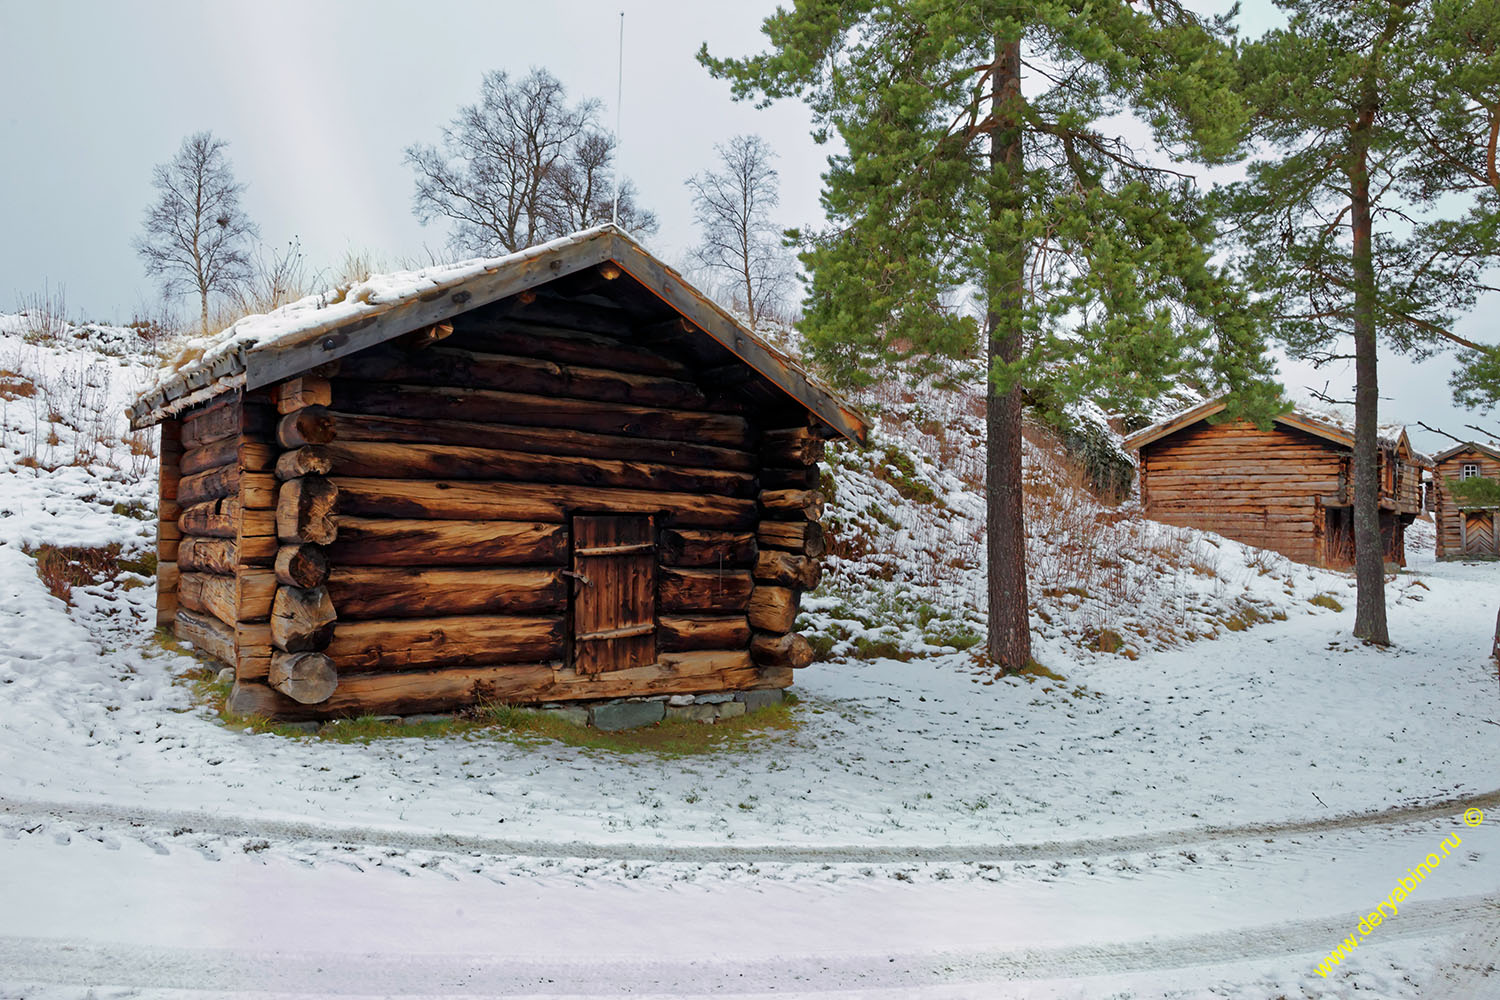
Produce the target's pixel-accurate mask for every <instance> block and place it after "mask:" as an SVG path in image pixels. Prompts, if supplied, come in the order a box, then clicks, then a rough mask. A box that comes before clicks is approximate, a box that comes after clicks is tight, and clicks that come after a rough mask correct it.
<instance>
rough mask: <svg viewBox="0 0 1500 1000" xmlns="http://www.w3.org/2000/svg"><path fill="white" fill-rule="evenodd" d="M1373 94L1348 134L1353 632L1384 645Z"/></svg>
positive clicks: (1366, 92) (1369, 91)
mask: <svg viewBox="0 0 1500 1000" xmlns="http://www.w3.org/2000/svg"><path fill="white" fill-rule="evenodd" d="M1378 106H1379V98H1378V95H1377V94H1376V91H1375V87H1374V85H1373V83H1368V84H1366V86H1365V87H1364V88H1363V94H1362V96H1361V100H1360V106H1359V113H1358V115H1357V116H1356V118H1355V121H1354V128H1353V129H1352V130H1351V132H1350V137H1349V190H1350V194H1351V197H1350V205H1349V209H1350V211H1349V216H1350V221H1351V225H1352V228H1353V237H1354V249H1353V267H1354V374H1355V384H1354V581H1355V585H1356V588H1357V589H1356V594H1355V599H1354V635H1355V636H1356V637H1357V638H1360V639H1366V640H1368V641H1370V642H1373V643H1378V644H1379V645H1382V646H1386V645H1389V644H1390V641H1391V639H1390V635H1389V634H1388V633H1387V632H1386V623H1385V546H1384V544H1383V543H1382V540H1381V537H1380V453H1379V448H1378V444H1377V437H1378V425H1379V422H1380V394H1379V383H1378V380H1377V372H1376V350H1375V349H1376V329H1375V294H1376V289H1375V263H1374V258H1373V256H1372V246H1371V240H1372V237H1373V232H1374V223H1373V221H1372V219H1371V215H1370V134H1371V132H1372V131H1373V129H1374V123H1375V112H1376V110H1377V108H1378Z"/></svg>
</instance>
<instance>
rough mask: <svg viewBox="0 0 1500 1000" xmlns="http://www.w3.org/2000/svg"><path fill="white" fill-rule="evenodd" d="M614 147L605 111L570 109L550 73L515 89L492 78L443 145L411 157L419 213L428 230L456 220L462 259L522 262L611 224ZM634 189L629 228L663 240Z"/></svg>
mask: <svg viewBox="0 0 1500 1000" xmlns="http://www.w3.org/2000/svg"><path fill="white" fill-rule="evenodd" d="M614 147H615V140H614V137H613V136H611V135H610V134H609V133H608V132H607V131H605V130H604V129H603V128H601V127H600V125H599V102H598V101H595V100H584V101H580V102H579V103H577V104H569V103H568V100H567V91H566V89H565V88H564V87H563V85H562V83H561V81H559V80H558V79H557V78H556V77H555V76H553V75H552V74H551V73H549V72H547V71H546V70H545V69H533V70H532V71H531V72H530V73H528V74H527V75H526V76H525V77H523V78H521V79H519V80H514V81H512V80H511V78H510V76H509V75H508V74H507V73H505V72H504V71H503V70H497V71H495V72H491V73H486V74H485V76H484V81H483V83H482V84H481V86H480V95H479V102H478V103H477V104H469V105H465V106H464V107H462V108H460V109H459V112H458V115H457V116H456V117H455V118H454V119H453V121H451V122H450V123H449V124H448V125H447V126H446V127H445V128H444V129H443V138H442V142H441V144H440V145H438V146H432V145H423V144H421V143H414V144H412V145H410V146H408V147H407V148H406V162H407V164H408V165H409V166H411V168H412V169H413V170H414V171H416V183H417V189H416V194H415V197H414V198H413V211H414V212H415V213H416V216H417V218H418V219H419V220H421V222H422V223H423V224H424V225H425V224H427V223H429V222H433V221H436V220H440V219H446V220H448V221H449V222H450V223H451V224H452V227H453V229H452V232H451V234H450V237H449V243H450V244H451V245H452V247H453V248H454V249H455V250H457V251H459V252H462V253H473V254H486V255H488V254H504V253H513V252H515V251H517V250H522V249H525V248H526V247H529V246H534V245H535V244H537V243H541V242H544V241H546V240H549V239H553V238H555V237H558V236H565V235H567V234H568V233H570V232H573V231H574V230H575V229H580V228H586V227H587V226H589V225H596V224H598V223H600V222H607V221H609V218H610V214H609V212H610V207H611V204H612V202H613V197H614V189H613V171H612V162H613V157H614ZM629 190H630V189H629V188H628V187H627V188H625V189H623V190H622V198H621V203H620V214H621V222H622V224H623V225H626V226H627V228H634V229H636V230H638V231H642V232H646V233H650V232H654V231H655V229H656V220H655V217H654V216H653V215H652V214H651V213H650V212H646V211H644V210H642V209H639V208H637V207H636V205H635V201H634V198H633V196H630V195H629V194H628V192H629ZM627 210H628V212H629V216H628V218H627Z"/></svg>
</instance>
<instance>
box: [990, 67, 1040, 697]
mask: <svg viewBox="0 0 1500 1000" xmlns="http://www.w3.org/2000/svg"><path fill="white" fill-rule="evenodd" d="M1021 100H1022V98H1021V42H1020V39H999V38H997V39H996V40H995V76H994V96H993V97H992V98H991V102H990V110H991V113H992V115H993V116H994V122H995V126H994V131H992V132H991V133H990V196H989V212H990V227H989V235H988V237H987V240H986V246H985V250H986V254H987V257H988V265H989V271H988V281H987V287H986V288H985V301H986V304H987V310H986V312H987V315H986V316H985V331H986V334H987V337H988V341H989V344H988V350H989V357H990V359H991V361H992V362H993V361H995V360H997V359H998V360H999V361H1001V362H1004V363H1006V364H1011V363H1013V362H1015V361H1016V360H1018V359H1019V358H1020V357H1021V352H1022V349H1023V345H1022V335H1023V330H1024V326H1023V323H1022V308H1023V299H1022V293H1023V291H1024V285H1023V282H1024V280H1025V274H1026V243H1025V240H1024V238H1023V234H1022V233H1021V232H1020V224H1019V220H1020V218H1021V217H1022V212H1021V209H1022V208H1023V207H1024V206H1023V198H1024V187H1023V177H1022V170H1023V167H1024V162H1023V149H1022V144H1021V135H1022V132H1021V120H1020V102H1021ZM985 430H986V445H985V490H986V498H987V500H986V517H985V531H986V544H985V554H986V556H987V558H988V563H989V576H988V580H987V584H988V598H989V612H990V629H989V646H988V651H989V657H990V662H991V663H992V664H994V665H995V666H996V667H998V668H1000V669H1002V670H1006V671H1010V670H1019V669H1021V668H1023V667H1025V666H1026V665H1027V664H1028V663H1030V662H1031V625H1030V621H1029V619H1028V605H1029V601H1028V600H1027V594H1026V515H1025V507H1024V497H1023V496H1022V492H1021V483H1022V479H1021V447H1022V446H1021V385H1020V381H1019V380H1013V381H1012V383H1011V385H1010V387H1009V388H1008V389H1006V390H1005V391H1004V392H999V391H997V390H996V387H995V384H994V382H993V381H992V380H991V381H990V382H988V383H987V388H986V393H985Z"/></svg>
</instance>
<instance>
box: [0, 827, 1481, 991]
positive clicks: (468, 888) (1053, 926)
mask: <svg viewBox="0 0 1500 1000" xmlns="http://www.w3.org/2000/svg"><path fill="white" fill-rule="evenodd" d="M1455 829H1456V830H1459V831H1461V836H1462V838H1463V842H1464V843H1463V852H1462V856H1460V855H1459V854H1455V855H1454V856H1453V858H1451V859H1450V861H1449V862H1448V863H1447V864H1445V865H1444V866H1441V867H1440V868H1439V869H1438V870H1437V872H1435V873H1434V874H1433V875H1431V876H1429V877H1428V878H1427V879H1426V880H1425V881H1424V883H1423V885H1422V886H1421V887H1420V889H1419V891H1418V892H1417V893H1414V894H1413V899H1412V901H1410V902H1409V903H1403V905H1402V906H1401V908H1400V914H1399V917H1396V918H1391V919H1389V920H1388V921H1387V922H1386V923H1385V924H1384V925H1383V926H1381V927H1380V928H1378V929H1377V930H1376V931H1375V932H1374V933H1372V935H1371V936H1370V938H1369V939H1368V940H1367V941H1366V942H1364V943H1363V944H1362V953H1361V954H1360V955H1359V958H1360V959H1361V960H1362V965H1363V966H1365V967H1368V966H1371V965H1373V966H1374V967H1375V968H1376V969H1381V968H1384V969H1386V970H1389V969H1390V968H1391V967H1392V963H1394V964H1395V967H1398V968H1399V967H1403V966H1404V965H1405V963H1407V962H1409V961H1410V959H1409V958H1408V957H1407V956H1411V955H1416V956H1428V957H1435V956H1437V955H1439V954H1440V953H1442V952H1443V951H1444V949H1445V947H1447V943H1448V942H1451V941H1452V940H1453V939H1455V938H1459V937H1462V936H1463V935H1464V934H1466V933H1469V932H1470V931H1471V929H1473V928H1476V927H1483V926H1488V925H1492V924H1493V922H1494V921H1495V919H1496V917H1497V915H1500V823H1491V824H1487V825H1486V826H1485V827H1482V828H1480V829H1477V830H1470V829H1468V828H1465V827H1461V826H1458V825H1456V824H1455V823H1454V822H1452V821H1451V820H1449V821H1440V820H1427V821H1422V822H1407V823H1400V824H1394V825H1393V824H1380V825H1368V826H1362V827H1351V828H1346V829H1343V830H1340V831H1336V832H1329V833H1324V834H1317V835H1293V836H1289V837H1287V838H1285V839H1277V838H1259V839H1255V840H1251V841H1247V842H1239V843H1233V844H1223V845H1220V846H1218V847H1215V848H1214V849H1212V850H1208V851H1203V850H1202V849H1201V848H1200V849H1199V851H1198V852H1195V851H1191V850H1189V849H1188V848H1189V845H1180V846H1179V849H1178V851H1177V852H1176V853H1175V854H1174V855H1173V856H1172V858H1170V859H1167V858H1164V857H1161V856H1160V855H1159V854H1156V853H1151V854H1134V855H1132V854H1121V855H1114V856H1107V855H1101V856H1099V857H1095V858H1080V859H1077V860H1075V861H1073V862H1071V863H1064V862H1054V863H1052V864H1047V865H1042V864H1037V863H1033V862H1016V863H1010V864H1004V865H999V866H995V865H985V866H979V865H974V866H970V867H972V868H973V869H975V870H973V871H969V872H965V873H955V872H952V871H951V870H949V874H948V877H946V878H944V877H938V876H939V873H940V872H942V871H944V870H947V869H945V868H944V867H943V866H934V865H926V866H917V869H916V870H914V869H913V867H912V866H897V867H889V866H888V867H886V868H883V869H882V868H878V867H877V868H871V867H869V866H848V867H849V870H847V871H844V872H839V873H834V875H833V876H830V874H829V872H828V871H827V870H826V868H825V867H824V866H814V867H816V868H818V869H819V871H817V872H813V871H806V870H803V869H805V868H807V867H808V866H807V865H805V864H787V865H783V866H781V869H780V870H779V871H775V872H770V871H757V870H755V869H754V868H747V867H745V866H723V867H721V869H720V870H718V871H707V872H706V871H704V870H703V866H701V865H697V864H690V863H686V862H679V863H660V864H637V865H634V866H629V865H618V864H616V865H610V866H604V865H599V864H597V863H594V864H592V865H588V864H582V863H581V866H573V867H570V866H569V865H566V864H563V865H555V866H552V867H551V869H550V870H548V868H547V866H545V865H542V864H539V862H538V860H537V859H526V858H516V857H493V856H486V855H481V854H475V853H472V852H464V853H449V852H434V851H398V850H393V849H391V848H384V849H370V848H363V849H361V848H354V847H350V846H349V845H337V844H328V843H311V842H289V843H288V842H278V843H271V842H268V841H265V840H259V841H253V840H247V839H233V840H226V839H223V838H221V837H217V836H209V835H203V834H197V833H194V834H189V833H184V832H181V831H176V832H174V831H162V830H153V829H150V828H145V827H124V828H113V829H112V828H109V827H89V826H80V825H79V824H76V823H69V822H62V821H52V822H33V823H32V825H30V826H26V825H21V826H9V825H8V826H7V827H6V828H5V829H4V835H5V838H6V839H5V840H4V841H0V843H3V845H4V846H3V849H0V859H3V864H4V874H5V884H6V886H7V902H8V904H9V905H8V906H7V907H6V908H5V909H4V911H0V970H4V971H3V974H0V984H7V985H6V988H7V989H10V990H13V991H14V992H16V993H17V994H19V995H30V994H31V993H32V992H33V991H34V990H35V989H37V988H38V987H46V989H45V990H43V993H44V995H45V993H46V992H57V991H59V990H61V989H62V988H63V987H68V986H72V987H79V986H84V985H88V986H93V987H104V988H110V989H129V990H139V989H145V990H147V991H148V993H149V995H154V991H157V990H184V991H212V992H216V993H218V992H223V993H230V994H232V993H236V992H258V991H270V992H273V993H274V992H278V991H280V992H286V993H300V994H313V995H330V996H332V995H401V996H418V995H454V996H474V995H494V994H507V995H509V994H513V993H535V994H538V995H566V996H595V995H598V996H606V995H619V994H621V993H626V992H631V993H642V992H644V993H647V994H660V995H664V996H697V995H705V994H709V993H731V994H746V995H757V994H765V993H771V992H775V993H776V994H777V995H799V994H819V993H839V994H848V991H856V992H854V993H853V994H852V995H871V996H878V995H880V993H881V991H897V992H896V993H894V994H892V995H923V996H934V997H938V996H993V995H1025V996H1054V995H1056V996H1069V995H1087V996H1095V995H1105V993H1104V992H1100V991H1111V990H1113V991H1117V992H1116V995H1120V996H1132V995H1160V994H1159V993H1157V992H1148V993H1144V994H1136V993H1135V992H1133V991H1134V989H1135V987H1134V986H1133V985H1132V983H1133V982H1134V981H1141V982H1142V983H1144V984H1149V985H1148V986H1147V988H1149V989H1150V990H1153V991H1155V990H1160V989H1162V988H1163V987H1166V988H1168V989H1170V988H1171V987H1170V984H1171V982H1173V981H1174V980H1175V981H1179V982H1181V983H1182V984H1183V986H1184V988H1192V987H1194V986H1199V987H1201V986H1205V985H1207V984H1212V983H1226V982H1227V983H1234V982H1236V981H1237V980H1248V983H1247V985H1248V987H1249V988H1251V989H1252V990H1253V989H1255V988H1259V987H1258V986H1257V984H1260V985H1264V984H1265V983H1266V982H1268V981H1271V980H1276V981H1284V980H1287V979H1289V980H1290V981H1291V982H1296V981H1298V980H1301V981H1306V982H1309V983H1310V982H1312V981H1313V980H1314V978H1315V973H1313V972H1312V966H1313V963H1314V961H1315V960H1316V959H1318V958H1321V957H1323V955H1324V954H1326V952H1327V950H1328V948H1330V947H1332V946H1333V944H1334V943H1336V942H1337V941H1338V940H1341V939H1343V937H1344V936H1346V935H1348V934H1351V933H1354V927H1355V925H1356V924H1357V923H1358V922H1359V921H1360V920H1361V919H1362V918H1363V916H1364V914H1365V913H1366V912H1368V910H1369V909H1370V908H1371V907H1373V906H1374V905H1375V902H1376V901H1377V899H1378V898H1379V897H1382V896H1384V895H1385V894H1386V893H1387V892H1388V891H1389V887H1390V883H1393V882H1394V881H1395V880H1396V879H1397V878H1398V877H1400V876H1402V875H1404V874H1405V872H1406V871H1407V869H1408V867H1409V866H1410V865H1411V864H1413V863H1414V862H1415V860H1417V859H1418V858H1420V856H1421V855H1422V854H1423V853H1425V851H1426V850H1427V848H1428V847H1430V846H1431V845H1432V844H1434V843H1436V842H1437V841H1439V840H1440V839H1441V838H1442V837H1443V836H1446V835H1448V834H1450V833H1452V832H1453V831H1454V830H1455ZM1200 852H1201V853H1200ZM1188 858H1191V860H1188ZM963 875H967V876H968V877H963ZM955 876H958V877H955ZM167 942H170V944H168V943H167ZM1319 953H1322V954H1319ZM1369 960H1373V961H1369ZM1359 964H1360V963H1357V965H1359ZM1471 971H1472V970H1471ZM1413 974H1415V975H1421V974H1422V973H1421V972H1418V971H1415V970H1414V972H1413ZM1267 977H1269V979H1267ZM1278 977H1279V978H1278ZM1418 981H1419V982H1420V980H1418ZM1317 982H1319V983H1321V982H1322V980H1321V979H1320V978H1318V979H1317ZM1355 982H1359V983H1360V984H1361V988H1364V989H1372V988H1373V989H1376V990H1380V991H1381V992H1380V993H1378V994H1377V995H1391V996H1398V995H1400V996H1405V995H1418V994H1415V993H1407V992H1405V991H1400V992H1387V991H1391V990H1399V989H1400V986H1401V981H1400V980H1399V979H1392V978H1391V977H1390V975H1389V973H1387V974H1380V973H1376V972H1365V973H1363V974H1361V975H1357V976H1356V977H1355V978H1353V979H1350V978H1347V977H1344V976H1339V977H1336V978H1335V980H1334V983H1335V984H1337V985H1339V986H1342V987H1351V986H1352V984H1353V983H1355ZM999 983H1006V984H1009V985H1008V986H1006V987H1005V989H1006V992H1004V993H1003V994H997V993H996V992H994V991H995V989H997V988H998V984H999ZM1012 989H1014V990H1017V991H1019V992H1014V993H1012V992H1009V991H1010V990H1012ZM1074 989H1077V990H1082V991H1083V992H1081V993H1076V994H1075V993H1073V992H1071V991H1072V990H1074ZM872 991H873V992H872ZM1187 995H1194V994H1192V993H1189V994H1187ZM1230 995H1244V996H1255V995H1259V994H1257V993H1255V992H1253V991H1252V992H1245V993H1243V994H1230ZM1266 995H1271V994H1266Z"/></svg>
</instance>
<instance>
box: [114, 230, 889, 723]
mask: <svg viewBox="0 0 1500 1000" xmlns="http://www.w3.org/2000/svg"><path fill="white" fill-rule="evenodd" d="M128 416H129V418H130V422H131V426H132V427H134V428H145V427H150V426H159V427H160V428H161V470H160V508H159V520H158V529H157V539H158V540H157V555H158V559H159V563H158V575H157V618H158V624H159V625H161V626H165V627H169V628H170V629H171V630H172V631H173V632H174V633H175V635H176V636H177V637H178V638H179V639H181V640H184V641H186V642H189V643H191V644H192V645H193V646H194V647H196V648H197V649H198V650H200V651H202V652H204V653H206V654H208V655H209V656H211V657H214V658H216V659H218V660H220V661H222V662H223V663H225V664H227V665H229V666H231V667H233V668H234V687H233V690H232V693H231V695H230V698H229V708H230V710H231V711H233V712H235V713H237V714H241V715H250V714H254V715H261V716H266V717H270V718H273V719H279V720H310V719H326V718H336V717H348V716H357V715H363V714H395V715H404V714H412V713H427V712H442V711H453V710H459V709H462V708H464V707H466V706H472V705H475V704H476V703H504V704H512V705H529V704H535V703H542V702H587V701H593V702H597V701H600V700H603V699H617V698H633V697H641V696H650V697H656V696H662V695H671V694H704V693H722V692H739V691H751V690H761V689H778V690H779V689H781V688H784V687H786V686H787V685H788V684H790V683H791V680H792V676H793V671H794V670H796V669H798V668H801V667H805V666H807V665H808V664H809V663H810V662H811V661H812V658H813V654H812V650H811V648H810V646H809V645H808V643H807V642H806V641H805V640H804V639H803V638H802V637H801V636H799V635H798V634H797V633H796V632H795V631H794V623H795V619H796V617H797V611H798V601H799V596H800V594H801V593H802V591H804V590H806V589H809V588H811V587H814V586H816V584H817V583H818V579H819V575H820V568H819V560H820V557H821V556H822V555H823V553H824V550H825V547H826V546H825V540H824V537H823V532H822V528H821V527H820V523H819V517H820V513H821V510H822V505H823V496H822V494H821V493H819V492H818V490H817V486H818V483H819V472H818V464H817V463H818V460H819V459H820V458H821V456H822V454H823V444H824V441H825V440H827V439H829V438H834V437H843V438H847V439H851V440H854V441H863V440H864V438H865V435H866V428H867V424H866V421H865V418H864V417H863V416H861V415H860V414H859V413H858V412H857V411H856V410H855V409H853V408H852V407H851V406H850V405H849V404H848V403H847V402H845V401H844V400H842V399H840V398H839V397H838V396H837V395H835V394H834V393H833V392H831V391H830V390H829V389H828V388H826V387H825V386H823V385H822V384H820V383H819V382H818V381H817V380H816V379H814V378H813V377H811V376H810V375H809V374H808V373H807V372H806V371H804V370H803V369H802V368H800V367H799V366H798V365H797V364H796V363H794V362H793V361H792V360H790V359H789V358H788V357H787V356H786V355H785V354H783V353H782V352H780V351H779V350H777V349H775V348H774V347H773V346H772V345H770V344H768V343H767V342H765V341H764V340H762V339H761V338H759V337H757V336H756V335H755V334H754V333H752V332H751V331H750V330H748V329H746V328H745V327H744V326H742V325H741V324H740V323H739V322H738V321H736V320H735V319H734V318H733V317H732V316H731V315H730V314H728V313H727V312H725V311H724V310H722V309H720V308H719V307H718V306H716V305H715V304H714V303H713V302H712V301H711V300H710V299H708V298H707V297H706V296H705V295H703V294H702V293H700V292H699V291H697V290H696V289H694V288H693V287H692V286H690V285H689V284H688V283H687V282H686V281H685V280H684V279H683V278H682V277H681V276H680V275H678V274H677V273H676V272H674V271H673V270H672V269H670V268H668V267H667V266H665V265H664V264H662V263H661V262H660V261H658V260H656V259H655V258H653V257H652V256H651V255H650V254H648V253H647V252H646V251H645V250H644V249H643V248H642V247H641V246H640V245H639V244H638V243H636V242H635V241H633V240H632V239H631V238H630V237H629V236H627V235H626V234H625V233H624V232H623V231H621V230H619V229H617V228H615V227H613V226H608V225H606V226H602V227H596V228H594V229H590V230H586V231H584V232H581V233H577V234H574V235H573V236H570V237H566V238H564V239H560V240H555V241H553V242H551V243H548V244H544V245H541V246H538V247H534V248H532V249H529V250H526V251H523V252H520V253H516V254H512V255H510V256H507V257H503V258H498V259H494V260H484V261H470V262H466V263H464V264H461V265H453V266H448V267H440V268H432V269H428V270H426V271H420V272H407V273H403V274H397V275H386V276H373V277H371V278H370V279H369V280H367V281H364V282H361V283H358V284H356V285H354V286H352V287H347V288H343V289H340V290H336V291H335V292H333V293H327V294H325V295H323V296H321V297H314V298H310V299H304V300H302V301H300V302H297V303H293V304H291V305H289V306H285V307H283V308H282V309H280V310H277V311H276V312H273V313H268V314H265V315H264V316H252V317H247V318H245V319H243V320H241V321H239V322H237V323H236V324H234V326H232V327H230V328H229V329H227V330H225V331H223V332H222V333H220V334H218V335H217V336H213V337H208V338H205V339H204V340H202V341H199V342H196V343H190V344H189V345H188V346H187V348H186V349H185V350H184V352H183V353H182V354H181V355H180V356H179V358H178V359H177V361H176V362H175V363H174V364H173V366H172V370H170V371H168V372H166V373H165V374H164V375H163V376H162V378H161V380H160V381H159V382H158V384H157V385H156V386H154V387H153V388H152V389H150V390H148V391H147V392H145V393H144V394H143V395H142V396H141V397H140V398H139V399H138V400H137V401H135V403H134V404H133V405H132V407H131V408H130V410H129V412H128Z"/></svg>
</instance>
